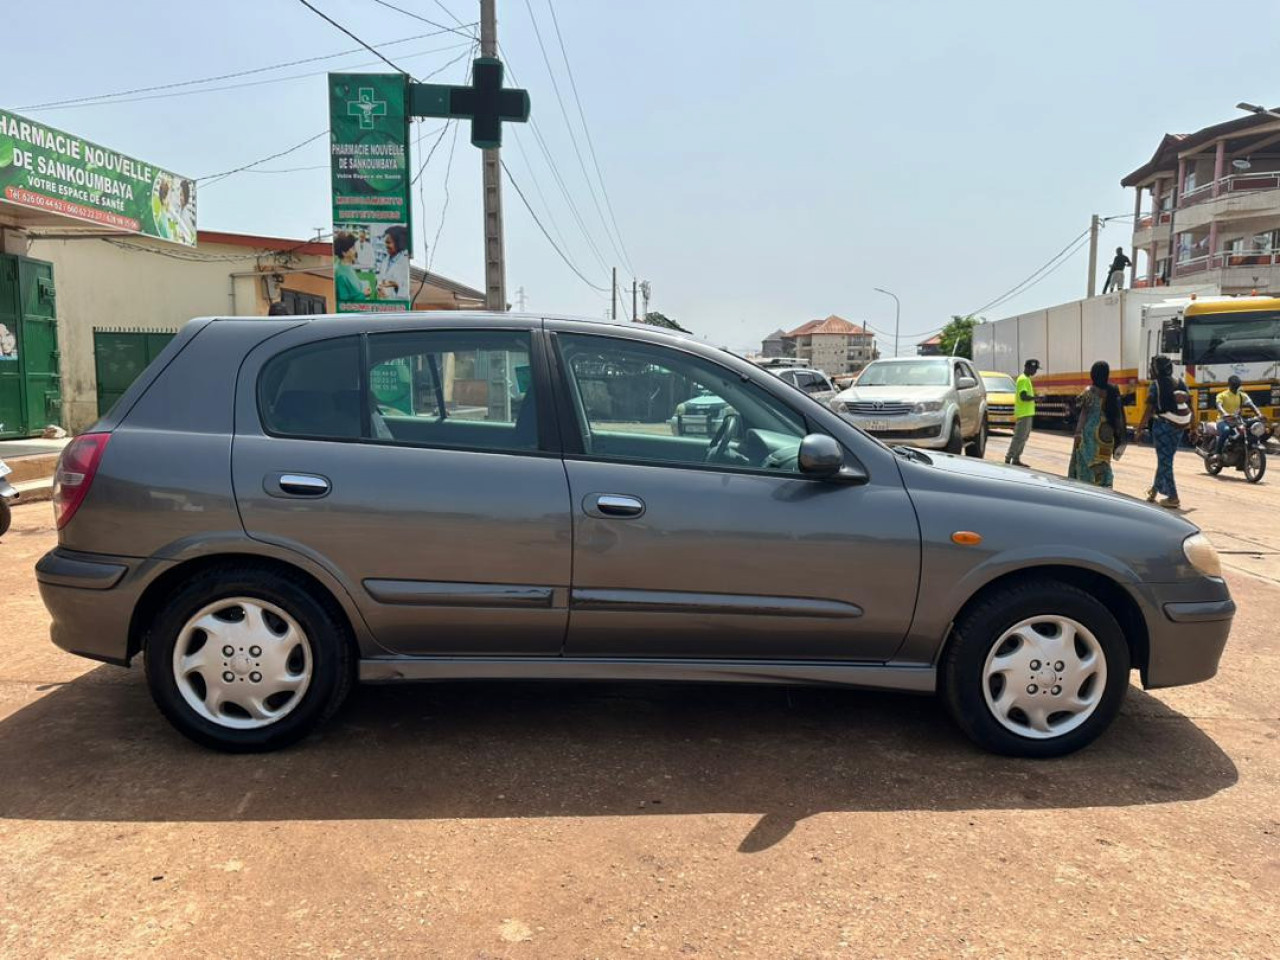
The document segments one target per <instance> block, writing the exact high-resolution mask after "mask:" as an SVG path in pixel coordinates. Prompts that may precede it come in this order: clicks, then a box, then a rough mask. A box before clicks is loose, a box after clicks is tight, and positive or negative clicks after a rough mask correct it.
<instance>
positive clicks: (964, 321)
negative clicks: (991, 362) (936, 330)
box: [938, 314, 986, 360]
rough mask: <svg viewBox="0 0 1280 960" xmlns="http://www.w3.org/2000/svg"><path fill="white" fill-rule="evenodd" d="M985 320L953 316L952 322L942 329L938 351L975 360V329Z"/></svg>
mask: <svg viewBox="0 0 1280 960" xmlns="http://www.w3.org/2000/svg"><path fill="white" fill-rule="evenodd" d="M980 323H986V321H985V320H982V319H979V318H978V317H974V316H968V317H961V316H958V315H955V314H952V317H951V322H950V323H948V324H947V325H946V326H945V327H943V328H942V333H941V334H940V335H939V343H938V349H939V350H940V351H941V352H942V353H944V354H946V355H947V356H953V355H954V356H957V357H964V358H965V359H967V360H972V359H973V328H974V327H976V326H977V325H978V324H980Z"/></svg>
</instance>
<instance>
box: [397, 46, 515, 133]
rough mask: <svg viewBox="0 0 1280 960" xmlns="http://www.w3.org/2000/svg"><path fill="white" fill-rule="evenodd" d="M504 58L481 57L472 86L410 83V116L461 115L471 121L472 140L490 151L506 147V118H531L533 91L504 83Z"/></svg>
mask: <svg viewBox="0 0 1280 960" xmlns="http://www.w3.org/2000/svg"><path fill="white" fill-rule="evenodd" d="M502 73H503V70H502V61H501V60H499V59H498V58H497V57H478V58H477V59H476V60H475V61H474V62H473V63H472V65H471V77H472V80H471V85H470V86H450V85H448V84H443V83H411V84H409V115H410V116H414V117H458V118H463V119H469V120H470V121H471V142H472V143H473V144H474V145H475V146H477V147H480V148H481V149H482V150H487V149H491V148H495V147H500V146H502V124H503V121H507V122H512V123H525V122H526V121H528V119H529V91H527V90H519V89H516V88H514V87H505V88H504V87H503V86H502Z"/></svg>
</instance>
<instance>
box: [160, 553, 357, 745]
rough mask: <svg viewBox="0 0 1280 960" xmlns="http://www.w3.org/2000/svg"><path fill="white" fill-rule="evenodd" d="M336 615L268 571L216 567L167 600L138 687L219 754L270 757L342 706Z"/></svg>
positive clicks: (299, 583)
mask: <svg viewBox="0 0 1280 960" xmlns="http://www.w3.org/2000/svg"><path fill="white" fill-rule="evenodd" d="M341 623H342V613H341V610H338V609H336V605H335V604H334V603H333V601H332V599H331V598H329V597H317V596H316V595H315V594H313V592H312V590H311V588H310V587H309V585H308V584H307V583H305V582H304V581H303V580H301V579H299V578H295V577H293V576H290V575H287V574H283V573H279V572H277V571H274V570H267V569H255V568H235V569H229V568H218V569H216V570H209V571H206V572H204V573H202V574H198V575H196V576H195V577H193V578H192V579H191V580H189V581H187V582H186V583H184V584H183V585H182V586H181V587H179V588H178V590H176V591H175V592H174V593H173V595H172V596H170V597H169V598H168V600H167V602H166V603H165V604H164V606H163V608H162V609H161V610H160V612H159V614H158V615H157V616H156V618H155V620H154V621H153V623H152V625H151V629H150V630H149V631H148V634H147V637H146V641H145V651H146V667H147V682H148V684H149V686H150V688H151V695H152V698H153V699H154V700H155V702H156V705H157V706H158V707H159V708H160V710H161V712H162V713H163V714H164V715H165V716H166V717H167V718H168V719H169V721H170V722H171V723H172V724H173V725H174V726H175V727H177V728H178V730H179V731H181V732H182V733H183V734H185V735H186V736H187V737H190V738H191V739H192V740H194V741H196V742H197V743H200V744H203V745H204V746H207V747H213V748H215V749H218V750H226V751H231V752H249V751H258V750H273V749H276V748H278V747H283V746H286V745H288V744H290V743H293V742H294V741H296V740H299V739H301V738H302V737H305V736H306V735H307V734H308V733H310V732H311V731H312V730H313V729H314V728H315V727H316V726H318V725H319V724H320V723H321V722H322V721H324V720H325V719H327V718H328V717H329V716H331V715H332V714H333V713H334V711H336V710H337V709H338V707H339V706H340V705H341V703H342V700H343V699H344V698H345V697H346V694H347V691H348V690H349V688H350V685H351V678H352V665H353V660H352V655H351V647H350V643H349V642H348V639H347V636H346V634H345V631H344V630H342V629H341V628H340V624H341Z"/></svg>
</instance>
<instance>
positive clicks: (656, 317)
mask: <svg viewBox="0 0 1280 960" xmlns="http://www.w3.org/2000/svg"><path fill="white" fill-rule="evenodd" d="M644 322H645V323H647V324H650V325H652V326H655V327H662V328H663V329H664V330H676V331H678V332H680V333H688V332H689V331H688V330H686V329H685V328H684V327H682V326H680V324H678V323H676V322H675V321H674V320H672V319H671V318H670V317H668V316H667V315H666V314H663V313H659V312H658V311H657V310H650V311H649V312H648V313H646V314H645V315H644Z"/></svg>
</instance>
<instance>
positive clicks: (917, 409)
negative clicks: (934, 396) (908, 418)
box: [911, 400, 942, 413]
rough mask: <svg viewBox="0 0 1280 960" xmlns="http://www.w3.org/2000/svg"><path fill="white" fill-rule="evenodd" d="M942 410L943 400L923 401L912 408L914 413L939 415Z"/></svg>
mask: <svg viewBox="0 0 1280 960" xmlns="http://www.w3.org/2000/svg"><path fill="white" fill-rule="evenodd" d="M941 409H942V401H941V400H922V401H921V402H920V403H917V404H916V405H915V406H914V407H912V408H911V412H912V413H937V412H938V411H939V410H941Z"/></svg>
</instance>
